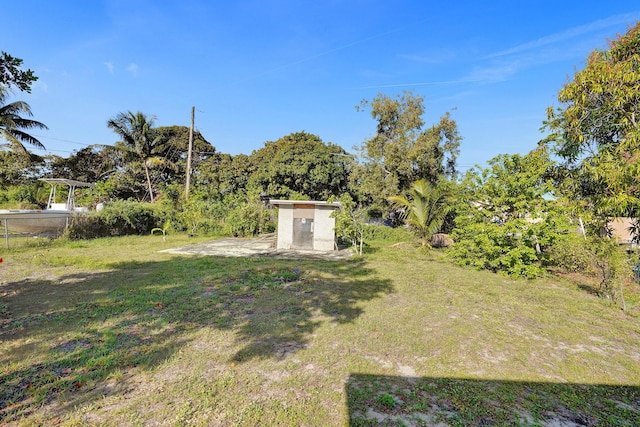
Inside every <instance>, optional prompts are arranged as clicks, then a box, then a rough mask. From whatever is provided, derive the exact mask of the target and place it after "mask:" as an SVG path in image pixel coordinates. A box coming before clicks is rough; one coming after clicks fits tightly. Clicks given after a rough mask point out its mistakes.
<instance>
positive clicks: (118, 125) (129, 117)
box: [107, 111, 175, 202]
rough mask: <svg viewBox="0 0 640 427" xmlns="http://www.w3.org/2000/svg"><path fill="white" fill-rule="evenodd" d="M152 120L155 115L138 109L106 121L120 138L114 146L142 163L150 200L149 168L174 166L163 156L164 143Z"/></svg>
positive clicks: (152, 198)
mask: <svg viewBox="0 0 640 427" xmlns="http://www.w3.org/2000/svg"><path fill="white" fill-rule="evenodd" d="M154 121H155V117H147V116H146V115H144V114H143V113H141V112H140V111H138V112H136V113H133V112H131V111H128V112H126V113H119V114H118V115H116V116H115V117H114V118H112V119H110V120H109V121H108V122H107V126H108V127H109V128H111V129H112V130H113V131H114V132H115V133H116V134H118V135H119V136H120V137H121V138H122V141H119V142H118V143H116V145H115V146H114V148H115V149H116V150H118V151H121V152H123V153H125V154H126V155H127V157H128V158H133V159H137V160H139V161H140V163H141V164H142V166H143V168H144V173H145V177H146V180H147V186H148V190H149V197H150V200H151V202H153V200H154V195H153V187H152V186H151V177H150V174H149V169H150V168H154V167H158V166H170V167H175V165H173V163H172V162H170V161H169V160H168V159H167V158H166V157H164V156H163V153H164V152H165V150H166V145H165V144H164V141H163V139H162V138H161V136H160V135H159V134H158V132H156V131H155V129H154V128H153V124H154Z"/></svg>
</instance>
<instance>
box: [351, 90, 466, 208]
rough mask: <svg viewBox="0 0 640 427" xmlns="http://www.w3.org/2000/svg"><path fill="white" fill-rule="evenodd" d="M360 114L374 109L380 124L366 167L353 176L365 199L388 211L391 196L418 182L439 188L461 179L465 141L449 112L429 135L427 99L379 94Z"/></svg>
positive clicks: (364, 150) (367, 149)
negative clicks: (459, 161) (458, 170)
mask: <svg viewBox="0 0 640 427" xmlns="http://www.w3.org/2000/svg"><path fill="white" fill-rule="evenodd" d="M357 109H358V110H359V111H366V110H370V113H371V116H372V117H373V119H374V120H375V121H376V122H377V127H376V134H375V135H374V136H373V137H372V138H370V139H368V140H367V141H365V142H364V143H363V144H362V146H361V147H360V156H361V162H360V163H359V164H358V165H357V166H356V168H355V173H354V174H352V188H353V189H354V191H355V192H356V193H357V194H358V196H359V198H361V199H364V200H365V201H366V202H367V203H369V204H372V205H374V206H376V207H377V208H378V209H381V210H386V211H388V205H387V201H388V199H389V197H391V196H394V195H397V194H401V193H403V192H404V191H406V190H408V189H409V188H410V187H411V184H412V183H413V182H415V181H418V180H422V179H424V180H427V181H429V182H431V183H432V184H435V183H437V182H438V181H439V180H440V179H442V178H452V177H454V176H455V174H456V168H455V165H456V160H457V155H458V153H459V145H460V141H461V139H462V138H461V137H460V135H459V133H458V129H457V124H456V122H455V120H452V119H451V116H450V114H449V113H446V114H445V115H443V116H442V117H441V119H440V121H439V122H438V123H437V124H435V125H434V126H432V127H430V128H428V129H426V130H423V126H424V121H423V119H422V115H423V113H424V100H423V98H422V97H421V96H416V95H413V93H411V92H404V93H403V94H402V95H400V96H397V97H395V98H392V97H389V96H387V95H383V94H379V95H378V96H377V97H376V98H374V99H373V100H372V101H367V100H364V101H362V102H361V103H360V105H359V106H358V107H357Z"/></svg>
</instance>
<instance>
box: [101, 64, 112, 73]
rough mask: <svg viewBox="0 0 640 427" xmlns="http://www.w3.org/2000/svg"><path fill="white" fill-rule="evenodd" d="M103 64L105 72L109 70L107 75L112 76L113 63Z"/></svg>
mask: <svg viewBox="0 0 640 427" xmlns="http://www.w3.org/2000/svg"><path fill="white" fill-rule="evenodd" d="M103 64H104V66H105V67H107V70H109V74H113V71H114V66H113V62H103Z"/></svg>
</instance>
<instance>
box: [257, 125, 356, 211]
mask: <svg viewBox="0 0 640 427" xmlns="http://www.w3.org/2000/svg"><path fill="white" fill-rule="evenodd" d="M250 162H251V164H253V165H255V171H254V172H253V173H252V175H251V177H250V178H249V183H248V184H249V185H253V186H256V187H258V188H260V190H261V191H262V192H263V193H266V194H268V195H270V196H272V197H282V198H291V197H299V198H310V199H315V200H326V199H328V198H329V197H330V196H331V195H336V196H337V195H339V194H341V193H343V192H344V191H345V190H346V188H347V184H348V179H349V165H350V163H351V158H350V157H349V155H348V154H347V153H346V152H345V151H344V149H342V147H340V146H338V145H334V144H332V143H327V144H325V143H324V142H323V141H322V140H321V139H320V137H318V136H316V135H312V134H309V133H306V132H296V133H292V134H290V135H287V136H285V137H282V138H280V139H278V140H277V141H268V142H266V143H265V145H264V147H263V148H261V149H259V150H256V151H254V152H253V153H251V156H250Z"/></svg>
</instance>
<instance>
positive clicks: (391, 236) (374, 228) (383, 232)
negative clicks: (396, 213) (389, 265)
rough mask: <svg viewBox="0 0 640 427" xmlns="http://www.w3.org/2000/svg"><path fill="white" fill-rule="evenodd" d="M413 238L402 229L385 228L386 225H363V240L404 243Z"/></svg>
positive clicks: (409, 232)
mask: <svg viewBox="0 0 640 427" xmlns="http://www.w3.org/2000/svg"><path fill="white" fill-rule="evenodd" d="M414 239H415V237H414V235H413V234H412V233H411V231H409V230H408V229H406V228H404V227H387V226H386V225H373V224H365V226H364V240H386V241H389V242H406V241H410V240H414Z"/></svg>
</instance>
